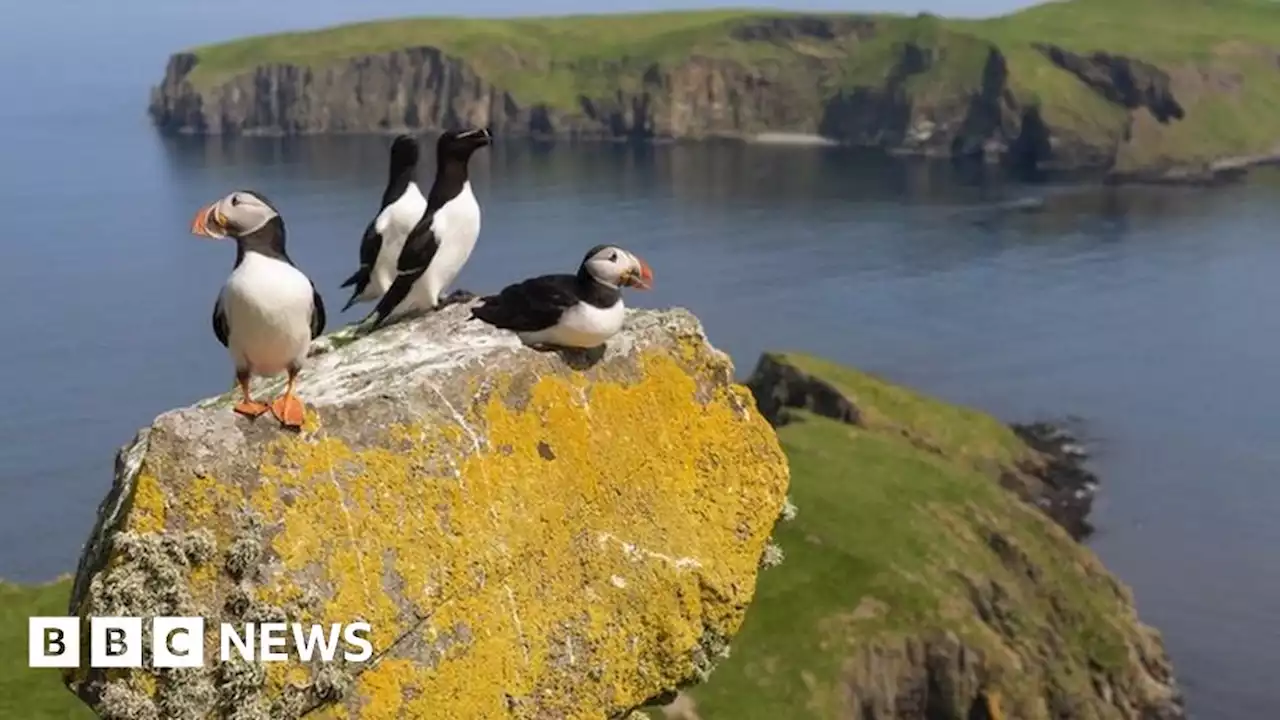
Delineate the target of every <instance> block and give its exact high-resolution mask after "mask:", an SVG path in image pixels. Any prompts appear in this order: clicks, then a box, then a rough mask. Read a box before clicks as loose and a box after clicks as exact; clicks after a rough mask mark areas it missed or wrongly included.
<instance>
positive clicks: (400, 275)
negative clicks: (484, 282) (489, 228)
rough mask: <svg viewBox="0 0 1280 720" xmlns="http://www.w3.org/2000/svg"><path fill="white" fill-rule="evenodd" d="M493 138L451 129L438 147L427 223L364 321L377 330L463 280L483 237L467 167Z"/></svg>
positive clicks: (408, 243) (428, 305)
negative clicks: (455, 279)
mask: <svg viewBox="0 0 1280 720" xmlns="http://www.w3.org/2000/svg"><path fill="white" fill-rule="evenodd" d="M491 140H492V137H491V136H490V134H489V131H488V130H485V129H478V130H467V131H465V132H456V131H449V132H446V133H444V134H443V135H441V136H440V139H439V141H438V142H437V143H436V177H435V182H434V183H433V184H432V186H431V192H430V193H429V194H428V195H427V209H426V212H425V213H424V214H423V216H422V219H421V220H419V221H418V224H417V225H416V226H415V227H414V228H413V230H412V231H410V233H409V237H408V238H406V239H405V243H404V248H403V249H402V250H401V251H400V258H399V260H398V262H397V263H396V277H395V280H394V281H393V282H392V283H391V287H390V288H388V290H387V292H386V294H384V295H383V296H382V299H381V300H379V301H378V306H377V307H376V308H375V309H374V311H373V312H372V313H370V314H369V317H368V318H366V319H365V322H368V321H369V320H372V321H373V322H372V326H371V327H372V328H377V327H379V326H381V325H383V324H385V323H386V322H388V321H389V320H393V319H396V318H399V317H402V316H404V315H407V314H411V313H415V312H422V311H426V310H433V309H435V308H437V307H439V305H440V295H441V293H443V292H444V290H445V288H446V287H448V286H449V284H450V283H452V282H453V280H454V278H456V277H458V272H459V271H461V270H462V266H463V265H464V264H466V262H467V258H469V257H471V250H472V249H473V248H474V247H475V245H476V238H477V237H479V235H480V205H479V203H477V202H476V196H475V195H474V194H473V193H472V192H471V182H470V180H469V178H468V175H467V164H468V163H469V162H470V160H471V155H472V154H473V153H475V151H476V150H478V149H480V148H482V147H484V146H486V145H488V144H489V143H490V142H491Z"/></svg>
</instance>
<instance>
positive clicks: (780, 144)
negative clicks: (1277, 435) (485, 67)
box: [153, 126, 1280, 189]
mask: <svg viewBox="0 0 1280 720" xmlns="http://www.w3.org/2000/svg"><path fill="white" fill-rule="evenodd" d="M153 129H154V131H155V132H156V134H157V135H158V136H159V137H160V138H161V139H163V140H182V141H192V140H200V141H202V142H234V141H238V140H255V141H261V140H276V141H283V140H308V139H317V138H336V137H370V138H390V137H395V136H396V135H400V134H408V135H414V136H418V137H423V138H433V137H436V136H438V135H439V134H440V133H441V132H442V130H440V129H438V128H411V127H390V128H366V129H360V130H339V131H332V130H330V131H324V132H281V131H277V130H253V131H249V132H234V133H207V132H194V131H191V130H189V129H187V128H182V129H178V130H173V129H169V128H164V127H160V126H153ZM495 137H496V138H497V139H498V140H505V141H517V142H528V143H534V144H538V145H556V144H559V143H566V144H568V145H570V146H576V145H596V146H599V145H604V146H626V147H635V148H652V147H667V146H672V145H713V144H732V145H741V146H753V147H769V148H797V149H816V150H837V151H839V150H846V151H853V152H859V153H875V154H878V155H883V156H885V157H888V158H894V159H899V160H904V161H927V162H936V163H948V164H951V165H955V166H962V167H963V166H975V165H981V166H986V167H990V168H998V169H1001V170H1004V171H1006V172H1009V173H1011V176H1012V177H1013V178H1014V179H1016V180H1017V181H1019V182H1027V183H1030V182H1035V181H1037V180H1044V179H1057V180H1065V181H1068V182H1070V183H1073V184H1078V185H1082V186H1093V187H1108V186H1110V187H1175V188H1176V187H1181V188H1203V189H1213V188H1218V187H1223V186H1226V185H1232V184H1236V183H1240V182H1244V181H1246V180H1248V178H1249V176H1250V173H1251V172H1252V171H1253V170H1255V169H1258V168H1263V167H1269V166H1275V165H1280V152H1276V153H1267V154H1261V155H1244V156H1229V157H1222V158H1217V159H1214V160H1211V161H1208V162H1202V163H1197V164H1186V165H1175V166H1171V167H1166V168H1163V169H1154V168H1153V169H1149V170H1134V171H1116V170H1113V169H1111V168H1109V167H1107V166H1105V165H1098V164H1073V163H1069V162H1056V163H1053V164H1050V165H1045V166H1044V167H1041V168H1038V169H1035V170H1026V169H1020V168H1019V167H1018V166H1017V163H1016V162H1014V161H1012V159H1011V157H1010V155H1009V154H1008V153H1004V154H997V155H994V156H989V157H984V156H975V155H964V154H953V153H938V152H931V151H928V150H925V149H916V148H909V147H882V146H877V145H862V144H858V143H850V142H842V141H840V140H837V139H834V138H830V137H825V136H823V135H820V134H817V133H803V132H787V131H778V132H761V133H755V134H750V135H735V134H708V135H703V136H697V137H693V136H686V137H667V136H652V137H637V136H616V135H604V134H596V133H563V134H540V133H516V134H512V133H505V134H497V135H496V136H495Z"/></svg>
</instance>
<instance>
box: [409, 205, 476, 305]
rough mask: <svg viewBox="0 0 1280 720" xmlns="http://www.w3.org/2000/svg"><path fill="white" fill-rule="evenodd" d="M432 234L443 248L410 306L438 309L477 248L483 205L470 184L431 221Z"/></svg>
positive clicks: (434, 258)
mask: <svg viewBox="0 0 1280 720" xmlns="http://www.w3.org/2000/svg"><path fill="white" fill-rule="evenodd" d="M431 232H432V233H434V234H435V236H436V239H437V240H438V241H439V243H440V247H439V248H438V249H437V250H436V254H435V256H434V257H432V258H431V264H430V265H428V266H427V270H426V272H424V273H423V274H422V277H421V278H419V280H418V282H417V284H416V286H415V287H414V297H412V298H411V300H410V304H412V305H414V306H415V307H419V306H422V307H434V306H435V305H436V304H437V303H438V302H439V301H440V295H441V293H443V292H444V290H445V288H447V287H449V285H450V283H452V282H453V281H454V280H455V279H456V278H457V277H458V273H459V272H460V271H461V270H462V266H463V265H465V264H466V263H467V260H468V259H469V258H470V257H471V251H472V250H474V249H475V246H476V238H478V237H479V236H480V203H478V202H477V201H476V196H475V194H474V193H472V192H471V183H470V182H467V183H465V184H463V186H462V191H461V192H459V193H458V195H457V197H455V198H453V199H452V200H450V201H449V202H447V203H445V204H444V205H443V206H442V207H441V208H440V209H439V210H437V211H436V213H435V215H434V216H433V217H432V219H431Z"/></svg>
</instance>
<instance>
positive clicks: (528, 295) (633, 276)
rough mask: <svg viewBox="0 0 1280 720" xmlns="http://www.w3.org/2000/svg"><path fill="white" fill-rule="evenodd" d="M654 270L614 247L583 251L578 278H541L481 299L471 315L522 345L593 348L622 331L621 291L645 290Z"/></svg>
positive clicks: (559, 276) (651, 279) (623, 309)
mask: <svg viewBox="0 0 1280 720" xmlns="http://www.w3.org/2000/svg"><path fill="white" fill-rule="evenodd" d="M652 284H653V271H652V270H650V269H649V266H648V264H646V263H645V261H644V260H641V259H640V258H639V257H636V256H635V255H633V254H631V253H629V252H627V251H626V250H623V249H622V248H620V247H617V246H615V245H597V246H595V247H593V248H591V249H590V250H588V251H587V254H586V257H584V258H583V259H582V264H581V265H579V266H578V273H577V274H576V275H543V276H541V277H536V278H531V279H529V280H525V281H523V282H519V283H516V284H514V285H508V286H507V287H505V288H503V289H502V291H501V292H499V293H498V294H497V295H491V296H489V297H486V298H483V299H482V301H481V304H480V305H479V306H477V307H475V308H473V309H472V310H471V314H472V315H473V316H474V317H476V318H478V319H480V320H483V321H484V322H487V323H489V324H490V325H494V326H496V327H500V328H503V329H505V330H513V331H515V333H516V334H517V335H519V337H520V340H521V341H522V342H524V343H525V344H526V345H552V346H558V347H571V348H594V347H598V346H600V345H602V344H603V343H604V342H605V341H607V340H608V339H609V338H611V337H613V335H614V334H616V333H617V332H618V331H619V330H621V329H622V321H623V320H624V319H625V318H626V314H627V313H626V308H625V307H624V306H623V304H622V288H623V287H634V288H639V289H641V290H647V289H649V288H650V287H651V286H652Z"/></svg>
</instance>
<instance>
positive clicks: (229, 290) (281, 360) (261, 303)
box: [191, 190, 325, 429]
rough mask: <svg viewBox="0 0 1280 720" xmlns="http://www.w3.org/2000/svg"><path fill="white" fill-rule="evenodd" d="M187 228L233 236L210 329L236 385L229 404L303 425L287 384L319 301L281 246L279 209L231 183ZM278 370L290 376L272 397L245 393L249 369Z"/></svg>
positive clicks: (319, 319) (321, 321)
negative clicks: (264, 399)
mask: <svg viewBox="0 0 1280 720" xmlns="http://www.w3.org/2000/svg"><path fill="white" fill-rule="evenodd" d="M191 232H192V234H194V235H198V236H202V237H206V238H212V239H215V240H221V239H224V238H228V237H230V238H234V239H235V241H236V264H235V266H234V267H233V268H232V270H231V274H230V275H229V276H228V277H227V281H226V283H225V284H224V285H223V286H222V291H221V292H220V293H219V294H218V299H217V302H215V303H214V305H213V334H214V335H215V336H216V337H217V338H218V342H220V343H222V345H223V347H225V348H226V349H227V351H228V352H229V353H230V355H231V361H232V363H233V364H234V365H235V371H236V383H237V384H238V385H239V386H240V393H241V400H240V402H239V403H238V404H236V406H235V411H236V412H238V413H240V414H242V415H246V416H248V417H251V418H256V417H258V416H259V415H262V414H263V413H265V412H267V410H271V412H272V413H273V414H274V415H275V416H276V418H277V419H278V420H279V421H280V423H281V424H282V425H284V426H285V427H287V428H295V429H296V428H300V427H302V422H303V420H304V417H305V411H304V408H303V405H302V401H301V400H299V399H298V396H297V395H296V394H294V385H295V383H296V382H297V379H298V372H299V371H300V370H301V369H302V366H303V363H304V362H305V360H306V357H307V350H308V349H309V348H310V346H311V341H312V340H313V339H315V338H316V337H317V336H319V335H320V333H321V332H323V331H324V326H325V314H324V302H323V301H322V300H321V298H320V293H318V292H317V291H316V287H315V284H314V283H312V282H311V279H310V278H308V277H307V276H306V275H305V274H304V273H303V272H302V271H301V270H299V269H298V268H297V267H295V266H294V264H293V261H292V260H290V259H289V254H288V253H287V252H285V242H284V240H285V231H284V220H283V219H282V218H281V217H280V213H279V211H277V210H276V208H275V206H274V205H272V204H271V202H270V201H269V200H267V198H266V197H265V196H263V195H262V193H259V192H255V191H251V190H237V191H235V192H232V193H231V194H230V195H227V196H226V197H224V198H222V199H221V200H218V201H217V202H214V203H211V204H209V205H206V206H204V207H202V208H200V210H199V211H197V212H196V215H195V218H194V219H193V220H192V221H191ZM281 372H288V373H289V382H288V384H287V385H286V386H285V390H284V394H283V395H281V396H279V397H278V398H276V399H275V401H274V402H272V403H271V404H270V405H267V404H265V403H261V402H258V401H256V400H254V399H253V398H252V397H251V396H250V394H249V381H250V380H251V379H252V377H253V376H259V377H263V376H270V375H278V374H279V373H281Z"/></svg>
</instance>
